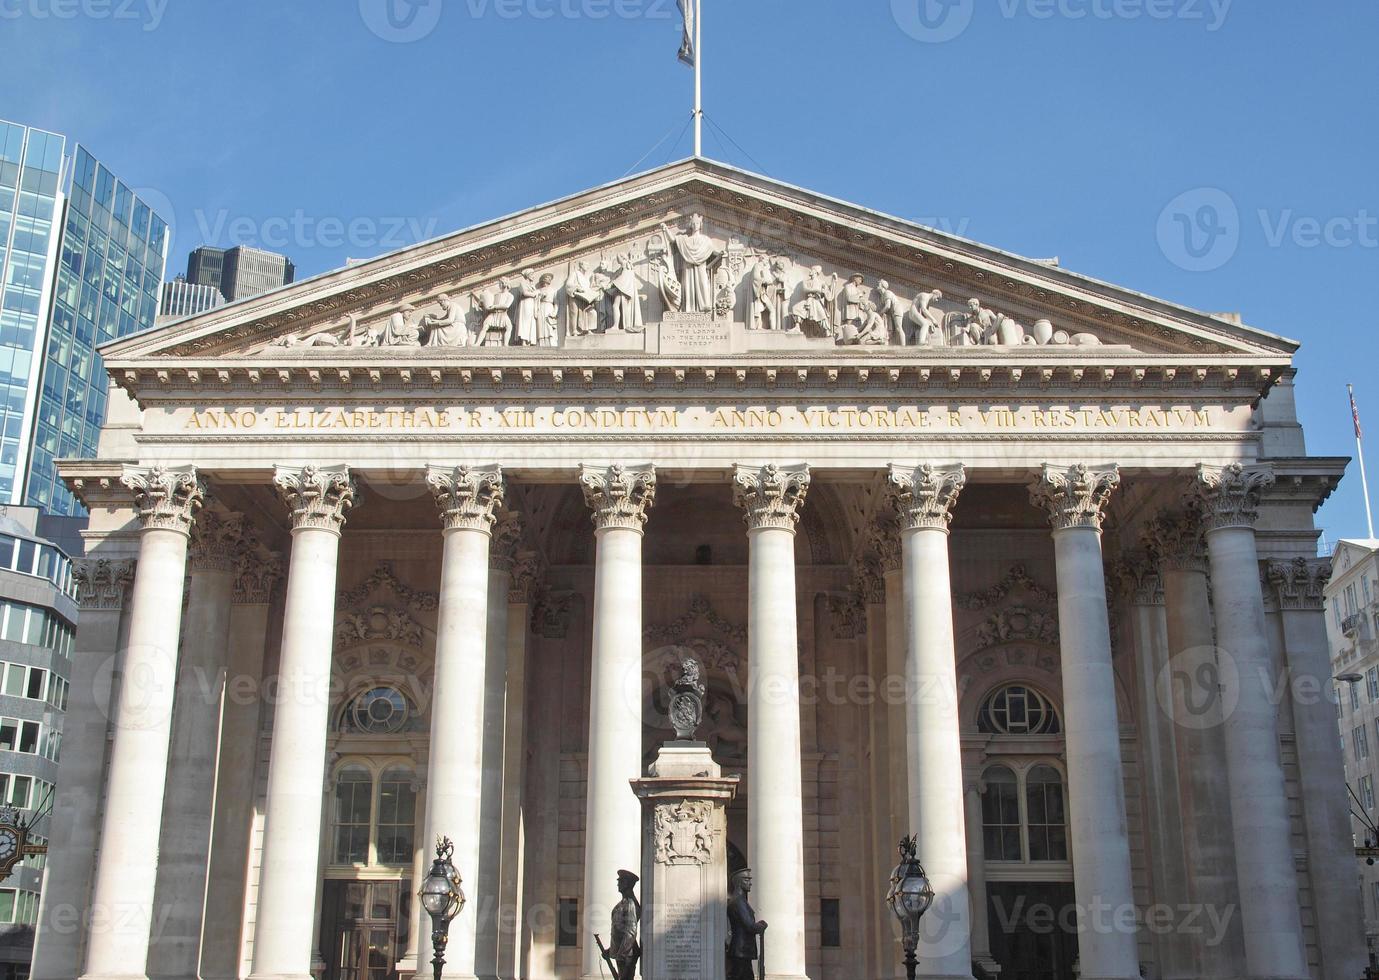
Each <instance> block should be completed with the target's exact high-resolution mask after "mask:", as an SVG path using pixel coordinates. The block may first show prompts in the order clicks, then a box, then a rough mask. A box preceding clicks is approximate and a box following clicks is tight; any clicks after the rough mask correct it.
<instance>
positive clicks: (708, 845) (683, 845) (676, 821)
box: [656, 800, 713, 865]
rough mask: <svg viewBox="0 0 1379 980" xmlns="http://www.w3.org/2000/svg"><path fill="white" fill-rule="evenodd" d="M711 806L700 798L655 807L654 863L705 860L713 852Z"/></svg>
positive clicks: (699, 861) (706, 861)
mask: <svg viewBox="0 0 1379 980" xmlns="http://www.w3.org/2000/svg"><path fill="white" fill-rule="evenodd" d="M712 813H713V810H712V807H711V806H710V804H708V803H706V802H704V801H703V800H682V801H681V802H679V803H676V804H670V805H664V806H659V807H657V808H656V863H657V864H665V865H681V864H706V863H708V861H709V858H710V857H711V856H712V854H713V829H712V828H711V827H710V826H709V819H710V817H711V816H712Z"/></svg>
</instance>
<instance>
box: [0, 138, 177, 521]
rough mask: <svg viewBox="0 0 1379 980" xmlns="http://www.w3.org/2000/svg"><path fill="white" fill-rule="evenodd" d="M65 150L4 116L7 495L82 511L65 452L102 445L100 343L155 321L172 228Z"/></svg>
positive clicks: (0, 251) (86, 157)
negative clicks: (62, 463)
mask: <svg viewBox="0 0 1379 980" xmlns="http://www.w3.org/2000/svg"><path fill="white" fill-rule="evenodd" d="M65 150H66V141H65V140H64V138H63V137H61V136H58V135H55V134H53V133H46V132H43V131H41V130H37V129H30V128H27V127H24V126H19V125H16V124H13V123H7V122H4V121H0V502H9V503H15V504H27V505H29V506H33V507H41V508H43V509H44V510H46V511H48V512H49V513H53V514H58V515H79V514H81V513H82V511H81V506H80V505H79V504H78V503H77V502H76V500H74V499H73V497H72V495H71V494H70V493H69V492H68V491H67V488H66V487H65V486H63V484H62V481H61V480H60V479H58V476H57V468H56V466H55V461H56V460H59V459H67V458H76V457H83V456H92V455H94V454H95V452H96V441H97V439H98V437H99V435H100V428H101V424H102V423H103V422H104V421H105V401H106V380H105V369H104V366H103V365H102V363H101V359H100V356H99V355H98V354H96V347H97V346H98V345H100V344H103V343H105V342H106V341H109V340H114V339H116V338H119V337H126V336H128V335H129V334H132V333H134V332H135V331H137V330H143V329H145V328H148V327H151V326H153V325H154V320H155V317H156V316H157V314H158V294H159V290H160V289H161V287H162V282H163V269H164V266H165V265H166V261H167V249H168V228H167V225H166V224H165V223H164V221H163V219H162V218H161V217H159V216H158V215H157V214H155V213H154V212H153V211H152V210H151V209H150V208H149V206H148V205H147V204H145V203H144V202H143V201H141V200H139V198H138V196H137V195H136V194H135V193H134V192H133V191H132V190H131V189H130V188H129V186H128V185H126V184H125V183H124V182H122V181H121V180H119V179H118V178H117V177H116V176H115V175H114V174H113V173H111V172H110V170H108V169H107V168H106V167H105V166H104V165H102V164H101V163H100V161H98V160H97V159H96V158H95V157H93V156H92V155H91V154H90V153H89V152H88V151H87V150H86V149H85V148H83V147H81V146H78V147H76V149H75V151H74V152H73V153H72V154H71V155H70V156H67V155H66V153H65ZM64 185H65V186H64ZM64 190H65V192H66V197H65V204H64V196H63V192H64Z"/></svg>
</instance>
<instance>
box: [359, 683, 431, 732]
mask: <svg viewBox="0 0 1379 980" xmlns="http://www.w3.org/2000/svg"><path fill="white" fill-rule="evenodd" d="M414 714H415V712H413V710H412V703H411V702H410V701H408V700H407V695H405V694H403V693H402V692H401V691H399V690H398V689H397V688H395V687H374V688H370V689H369V690H367V691H365V692H364V693H363V694H360V695H359V696H357V697H356V698H355V699H354V700H353V701H351V702H350V704H349V707H348V708H346V709H345V716H344V725H343V728H344V730H345V731H346V732H352V733H355V734H359V735H394V734H396V733H398V732H400V731H403V730H404V729H407V728H408V727H409V723H410V722H411V721H412V720H413V715H414Z"/></svg>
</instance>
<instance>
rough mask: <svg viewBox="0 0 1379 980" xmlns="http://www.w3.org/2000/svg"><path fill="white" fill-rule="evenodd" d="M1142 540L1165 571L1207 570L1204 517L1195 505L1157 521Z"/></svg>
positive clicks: (1150, 525) (1166, 515)
mask: <svg viewBox="0 0 1379 980" xmlns="http://www.w3.org/2000/svg"><path fill="white" fill-rule="evenodd" d="M1142 540H1143V541H1144V545H1145V547H1146V548H1147V549H1148V551H1149V554H1150V556H1151V557H1152V558H1153V559H1154V560H1155V561H1156V562H1157V563H1158V564H1159V566H1160V567H1161V568H1162V569H1163V570H1165V571H1184V572H1205V571H1206V570H1207V542H1206V536H1205V535H1204V534H1203V529H1202V514H1201V511H1200V510H1199V509H1198V508H1197V506H1195V505H1193V506H1190V507H1188V508H1186V509H1184V510H1181V511H1176V512H1174V513H1171V514H1161V515H1159V516H1158V517H1156V518H1154V520H1152V521H1150V522H1149V526H1148V527H1146V528H1145V530H1144V535H1143V537H1142Z"/></svg>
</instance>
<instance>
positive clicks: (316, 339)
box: [268, 333, 340, 350]
mask: <svg viewBox="0 0 1379 980" xmlns="http://www.w3.org/2000/svg"><path fill="white" fill-rule="evenodd" d="M268 346H269V347H270V348H273V347H279V348H285V349H288V350H290V349H292V348H296V347H339V346H340V338H339V337H337V336H335V334H333V333H314V334H311V335H310V336H307V337H303V336H301V335H300V334H295V333H290V334H286V335H284V336H282V337H279V338H278V339H277V340H275V341H273V342H272V343H271V344H269V345H268Z"/></svg>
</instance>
